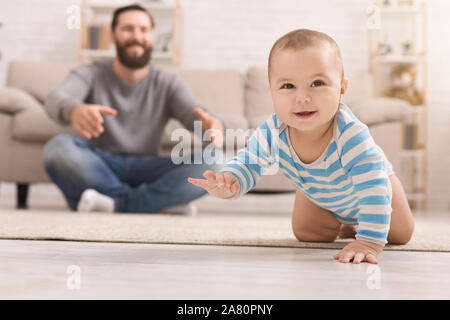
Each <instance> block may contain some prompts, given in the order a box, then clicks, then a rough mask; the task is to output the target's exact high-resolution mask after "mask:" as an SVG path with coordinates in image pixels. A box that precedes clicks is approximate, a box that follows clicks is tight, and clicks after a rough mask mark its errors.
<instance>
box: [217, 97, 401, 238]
mask: <svg viewBox="0 0 450 320" xmlns="http://www.w3.org/2000/svg"><path fill="white" fill-rule="evenodd" d="M287 128H288V127H287V125H286V124H285V123H283V122H281V120H280V119H279V118H278V117H277V115H276V114H272V116H270V117H269V118H268V119H267V120H266V121H265V122H264V123H263V124H261V125H260V126H259V127H258V128H257V129H256V131H255V132H254V133H253V135H252V136H251V137H250V139H249V140H248V144H247V147H246V148H244V149H242V150H240V151H239V152H238V153H237V155H236V157H234V158H233V159H230V160H229V161H228V162H227V163H226V164H225V166H224V167H223V168H222V170H220V171H221V172H231V173H233V175H234V176H235V177H236V178H237V179H238V181H239V183H240V190H239V192H238V194H237V195H236V196H235V197H239V196H241V195H243V194H245V193H247V192H248V191H249V190H250V189H251V188H253V187H255V185H256V181H257V179H258V178H259V177H260V176H261V175H264V174H273V173H274V170H273V169H274V168H275V171H277V170H278V168H280V169H281V170H282V172H283V175H284V176H285V177H286V178H287V179H289V180H290V181H291V182H292V183H293V184H294V185H295V187H296V188H297V189H298V190H300V191H301V192H302V193H303V194H304V195H305V196H306V197H308V199H310V200H311V201H312V202H313V203H315V204H316V205H318V206H320V207H322V208H325V209H327V210H329V211H330V212H331V213H332V214H333V215H334V216H335V217H336V218H337V219H338V220H339V221H340V222H341V223H344V224H357V225H358V227H357V235H356V238H357V239H361V240H366V241H370V242H374V243H377V244H380V245H385V244H386V242H387V234H388V231H389V223H390V215H391V211H392V209H391V199H392V189H391V184H390V180H389V176H390V175H392V174H394V172H393V169H392V165H391V163H390V162H389V161H388V160H387V158H386V156H385V154H384V152H383V151H382V150H381V149H380V147H378V146H377V145H376V144H375V142H374V141H373V139H372V137H371V135H370V133H369V129H368V128H367V126H366V125H365V124H363V123H362V122H360V121H359V120H358V119H357V118H356V117H355V116H354V115H353V113H352V112H351V111H350V109H349V108H348V107H347V106H346V105H345V104H343V103H341V104H340V105H339V109H338V112H337V114H336V116H335V119H334V128H333V138H332V139H331V141H330V143H329V144H328V146H327V148H326V149H325V151H324V152H323V153H322V155H321V156H320V157H319V158H318V159H316V160H315V161H314V162H312V163H310V164H305V163H303V162H302V161H301V160H300V159H299V158H298V156H297V154H296V153H295V150H294V148H293V147H292V144H291V142H290V140H289V132H288V130H287Z"/></svg>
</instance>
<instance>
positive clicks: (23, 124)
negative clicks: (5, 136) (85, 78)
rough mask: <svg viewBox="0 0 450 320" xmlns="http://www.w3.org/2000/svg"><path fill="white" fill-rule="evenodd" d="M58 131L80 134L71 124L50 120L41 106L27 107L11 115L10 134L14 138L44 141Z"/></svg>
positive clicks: (23, 140)
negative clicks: (65, 124) (60, 123)
mask: <svg viewBox="0 0 450 320" xmlns="http://www.w3.org/2000/svg"><path fill="white" fill-rule="evenodd" d="M60 133H68V134H72V135H75V136H80V135H79V134H78V133H77V132H76V130H75V129H74V128H73V127H72V126H61V125H59V124H57V123H56V122H54V121H53V120H51V119H50V118H49V117H48V116H47V114H46V113H45V111H44V110H43V109H42V108H36V109H35V108H33V109H27V110H25V111H22V112H20V113H18V114H17V115H16V116H15V117H13V126H12V136H13V138H14V139H16V140H20V141H22V142H33V143H45V142H47V141H48V140H49V139H50V138H52V137H53V136H55V135H57V134H60Z"/></svg>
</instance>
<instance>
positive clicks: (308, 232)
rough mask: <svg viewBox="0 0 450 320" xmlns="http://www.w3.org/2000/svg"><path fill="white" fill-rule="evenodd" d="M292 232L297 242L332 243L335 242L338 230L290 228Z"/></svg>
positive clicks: (303, 227)
mask: <svg viewBox="0 0 450 320" xmlns="http://www.w3.org/2000/svg"><path fill="white" fill-rule="evenodd" d="M292 231H293V233H294V236H295V238H296V239H297V240H298V241H304V242H333V241H334V240H336V238H337V236H338V233H339V229H337V230H336V229H334V228H333V229H331V228H324V227H323V228H311V227H306V226H295V225H293V226H292Z"/></svg>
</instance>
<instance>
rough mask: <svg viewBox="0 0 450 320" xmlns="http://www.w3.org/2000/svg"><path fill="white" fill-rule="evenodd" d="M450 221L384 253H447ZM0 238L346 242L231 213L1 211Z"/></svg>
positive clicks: (281, 220) (420, 226) (282, 220)
mask: <svg viewBox="0 0 450 320" xmlns="http://www.w3.org/2000/svg"><path fill="white" fill-rule="evenodd" d="M449 226H450V218H449V217H444V218H442V217H441V218H440V219H430V218H428V217H427V218H426V219H424V218H417V219H416V230H415V234H414V236H413V239H412V240H411V241H410V243H408V244H407V245H403V246H394V245H387V246H386V249H385V250H408V251H448V252H449V251H450V232H449V231H450V228H449ZM0 239H32V240H73V241H100V242H136V243H160V244H161V243H162V244H207V245H235V246H270V247H298V248H330V249H339V248H342V247H343V246H344V245H345V244H346V243H348V241H351V240H338V241H335V242H334V243H307V242H299V241H297V240H296V239H295V238H294V236H293V234H292V231H291V227H290V217H288V216H286V215H283V216H280V217H276V216H271V215H267V214H266V215H262V216H258V215H256V214H251V215H245V214H243V215H238V214H236V213H233V214H229V215H227V214H223V213H220V214H217V215H213V214H202V213H201V214H199V215H197V216H195V217H186V216H176V215H167V214H157V215H151V214H143V215H140V214H101V213H95V214H93V213H90V214H88V213H83V214H80V213H74V212H68V211H61V212H59V211H53V212H45V211H37V210H26V211H20V210H18V211H17V210H2V211H0Z"/></svg>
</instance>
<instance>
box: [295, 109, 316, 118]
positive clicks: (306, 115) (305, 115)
mask: <svg viewBox="0 0 450 320" xmlns="http://www.w3.org/2000/svg"><path fill="white" fill-rule="evenodd" d="M315 113H316V111H302V112H295V115H296V116H297V117H299V118H302V119H306V118H309V117H311V116H312V115H313V114H315Z"/></svg>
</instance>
